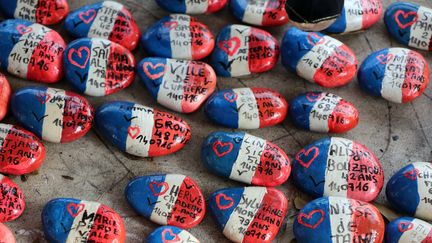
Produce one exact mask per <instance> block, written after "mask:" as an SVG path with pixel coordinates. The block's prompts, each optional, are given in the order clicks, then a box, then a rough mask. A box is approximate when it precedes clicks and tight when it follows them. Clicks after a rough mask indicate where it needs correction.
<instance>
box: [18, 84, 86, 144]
mask: <svg viewBox="0 0 432 243" xmlns="http://www.w3.org/2000/svg"><path fill="white" fill-rule="evenodd" d="M11 110H12V114H13V115H14V117H15V118H16V119H17V120H18V122H20V123H21V124H22V125H23V126H24V127H25V128H26V129H28V130H30V131H31V132H33V133H34V134H36V136H38V137H39V138H41V139H42V140H45V141H48V142H52V143H66V142H71V141H74V140H77V139H79V138H81V137H82V136H84V135H85V134H86V133H87V132H88V131H89V130H90V128H91V126H92V123H93V115H94V114H93V113H94V112H93V107H92V106H91V104H90V103H89V102H88V101H87V100H86V99H85V98H84V97H82V96H80V95H78V94H75V93H73V92H70V91H65V90H62V89H54V88H48V87H25V88H21V89H19V90H17V91H16V92H15V93H14V94H13V95H12V97H11Z"/></svg>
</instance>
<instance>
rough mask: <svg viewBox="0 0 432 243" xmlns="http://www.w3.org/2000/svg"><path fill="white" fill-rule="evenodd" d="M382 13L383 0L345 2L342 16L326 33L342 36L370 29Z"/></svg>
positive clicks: (348, 0) (352, 0)
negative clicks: (342, 34) (341, 34)
mask: <svg viewBox="0 0 432 243" xmlns="http://www.w3.org/2000/svg"><path fill="white" fill-rule="evenodd" d="M382 12H383V7H382V0H345V3H344V8H343V10H342V14H341V16H339V18H337V20H336V21H335V22H334V23H333V24H332V25H330V27H328V28H327V29H326V30H325V31H326V32H329V33H334V34H340V33H349V32H354V31H359V30H365V29H369V28H370V27H372V25H374V24H376V23H377V22H378V20H380V18H381V15H382Z"/></svg>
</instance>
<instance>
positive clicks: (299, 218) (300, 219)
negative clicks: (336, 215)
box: [297, 209, 324, 229]
mask: <svg viewBox="0 0 432 243" xmlns="http://www.w3.org/2000/svg"><path fill="white" fill-rule="evenodd" d="M316 213H319V214H321V217H320V219H319V220H318V221H317V222H315V223H314V224H312V223H311V222H309V223H308V222H305V221H304V219H306V220H310V219H311V218H312V217H313V216H314V214H316ZM322 221H324V211H323V210H322V209H315V210H312V211H311V212H310V213H308V214H305V213H300V214H299V215H298V216H297V222H298V223H299V224H301V225H304V226H306V227H308V228H311V229H315V228H316V227H318V225H320V224H321V223H322Z"/></svg>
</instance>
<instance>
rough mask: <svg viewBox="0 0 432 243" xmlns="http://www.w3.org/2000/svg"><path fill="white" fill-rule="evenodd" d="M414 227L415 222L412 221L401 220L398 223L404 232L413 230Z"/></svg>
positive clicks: (400, 229)
mask: <svg viewBox="0 0 432 243" xmlns="http://www.w3.org/2000/svg"><path fill="white" fill-rule="evenodd" d="M413 227H414V224H413V223H411V222H400V223H399V224H398V229H399V232H401V233H403V232H405V231H408V230H411V229H412V228H413Z"/></svg>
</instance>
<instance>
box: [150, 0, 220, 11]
mask: <svg viewBox="0 0 432 243" xmlns="http://www.w3.org/2000/svg"><path fill="white" fill-rule="evenodd" d="M227 2H228V0H199V1H190V0H156V3H157V4H158V5H159V7H161V8H163V9H165V10H166V11H169V12H172V13H181V14H210V13H214V12H217V11H219V10H221V9H222V8H223V7H225V5H226V4H227Z"/></svg>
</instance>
